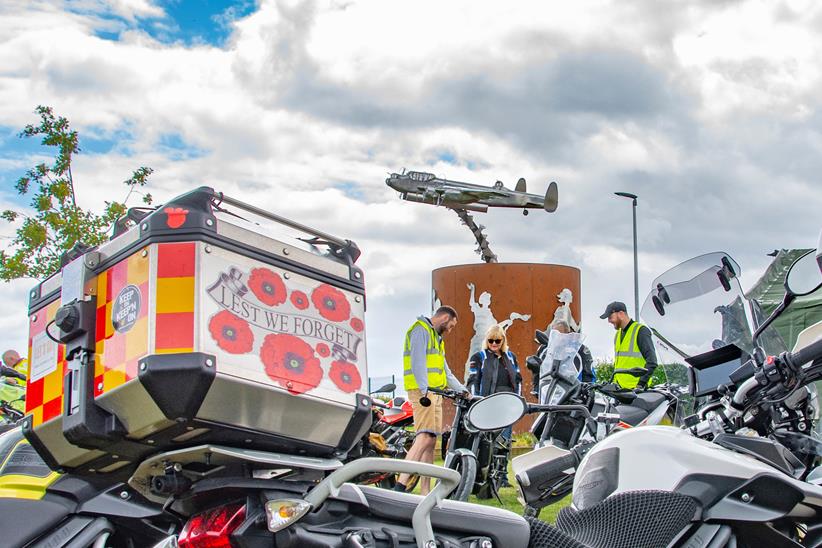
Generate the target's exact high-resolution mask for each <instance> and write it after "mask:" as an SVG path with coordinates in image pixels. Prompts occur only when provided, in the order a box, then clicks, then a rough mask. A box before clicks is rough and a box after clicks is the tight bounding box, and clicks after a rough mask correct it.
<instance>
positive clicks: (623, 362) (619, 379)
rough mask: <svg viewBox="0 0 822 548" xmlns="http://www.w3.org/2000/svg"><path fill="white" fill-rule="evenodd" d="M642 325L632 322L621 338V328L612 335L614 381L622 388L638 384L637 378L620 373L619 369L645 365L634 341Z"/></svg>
mask: <svg viewBox="0 0 822 548" xmlns="http://www.w3.org/2000/svg"><path fill="white" fill-rule="evenodd" d="M642 327H644V326H643V325H642V324H641V323H639V322H633V323H632V324H631V325H630V326H629V327H628V331H626V332H625V336H624V337H622V338H621V340H620V335H622V330H621V329H620V330H618V331H617V332H616V335H614V382H615V383H617V384H618V385H620V386H621V387H622V388H635V387H636V385H637V384H639V378H637V377H635V376H633V375H627V374H625V373H622V374H620V373H619V370H620V369H632V368H634V367H645V358H643V357H642V352H640V351H639V346H638V345H637V343H636V339H637V335H639V330H640V328H642Z"/></svg>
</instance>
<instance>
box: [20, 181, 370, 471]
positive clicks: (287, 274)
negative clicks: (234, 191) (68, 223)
mask: <svg viewBox="0 0 822 548" xmlns="http://www.w3.org/2000/svg"><path fill="white" fill-rule="evenodd" d="M228 208H230V209H231V211H229V209H228ZM239 213H242V215H239ZM129 216H130V217H131V219H132V220H133V221H136V224H135V225H134V226H133V227H131V228H129V229H125V228H124V227H123V225H118V227H116V228H115V235H114V237H113V238H112V239H111V240H110V241H109V242H107V243H106V244H103V245H101V246H99V247H98V248H93V249H84V250H76V253H74V255H75V256H73V257H70V260H67V261H66V263H65V264H64V266H63V268H62V270H61V272H59V273H57V274H55V275H53V276H52V277H50V278H48V279H46V280H45V281H43V282H42V283H41V284H39V285H38V286H36V287H35V288H34V289H33V290H32V291H31V293H30V295H29V302H30V304H29V323H30V332H29V363H30V370H29V373H30V374H29V379H28V386H27V399H26V412H27V417H26V422H25V424H24V432H25V435H26V437H27V438H28V440H29V441H30V443H31V444H32V446H34V447H35V448H36V449H37V451H38V453H40V455H41V456H42V457H43V458H44V459H45V460H46V462H47V463H48V464H49V466H51V467H52V468H53V469H55V470H65V471H72V472H74V473H77V474H82V475H96V474H112V473H115V472H118V471H121V472H127V471H128V470H131V469H132V468H133V466H134V465H136V464H138V463H139V461H140V460H141V459H143V458H144V457H146V456H147V455H149V454H151V453H156V452H158V451H168V450H173V449H175V448H182V447H186V446H193V445H201V444H204V443H217V444H220V445H230V446H234V447H247V448H249V449H264V450H268V451H287V452H288V453H290V454H296V455H305V456H307V457H341V456H343V455H344V454H345V453H346V452H347V451H348V450H350V448H351V447H352V446H353V445H354V444H355V443H356V442H357V441H358V440H359V439H360V438H361V437H362V436H363V435H364V434H365V432H366V431H367V430H368V426H369V422H370V418H371V413H370V399H369V398H368V396H367V395H365V394H364V393H366V394H367V388H366V386H367V379H368V376H367V375H368V372H367V367H366V353H365V324H364V312H365V289H364V287H365V286H364V280H363V274H362V271H361V270H360V269H359V268H357V267H356V266H355V265H354V263H355V261H356V259H357V257H358V256H359V250H358V248H357V246H356V245H355V244H354V243H353V242H351V241H349V240H341V239H338V238H335V237H333V236H330V235H328V234H324V233H322V232H320V231H317V230H314V229H311V228H309V227H306V226H303V225H300V224H298V223H295V222H293V221H290V220H288V219H284V218H282V217H279V216H276V215H273V214H271V213H268V212H265V211H263V210H260V209H258V208H256V207H254V206H251V205H248V204H244V203H242V202H240V201H238V200H235V199H232V198H229V197H227V196H223V195H222V194H221V193H217V192H215V191H214V190H212V189H210V188H206V187H202V188H199V189H197V190H195V191H192V192H190V193H188V194H184V195H182V196H179V197H177V198H175V199H174V200H171V201H170V202H169V203H167V204H165V205H164V206H162V207H160V208H158V209H156V210H153V211H150V212H148V214H146V213H145V212H141V211H139V210H135V209H132V210H131V211H130V213H129ZM246 217H255V218H257V219H261V220H262V221H261V222H262V224H265V223H271V224H273V225H274V226H275V227H276V228H278V229H282V230H286V231H292V232H294V231H296V232H298V233H300V234H301V235H303V236H304V237H303V238H300V239H301V240H302V241H303V242H304V243H305V244H307V245H303V244H301V243H300V242H296V241H293V240H288V239H287V238H282V240H284V241H279V240H277V239H274V238H273V237H271V236H270V235H269V233H268V232H267V231H266V232H265V233H261V226H262V224H261V223H260V222H254V223H252V222H251V221H250V220H249V219H247V218H246ZM306 235H307V236H308V237H305V236H306ZM286 242H292V243H286Z"/></svg>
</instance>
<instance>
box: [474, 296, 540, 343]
mask: <svg viewBox="0 0 822 548" xmlns="http://www.w3.org/2000/svg"><path fill="white" fill-rule="evenodd" d="M468 289H469V290H470V292H471V293H470V298H469V301H468V305H469V306H470V307H471V312H473V314H474V335H473V336H472V337H471V347H470V348H469V349H468V355H469V356H473V355H474V354H475V353H477V352H479V351H480V350H482V339H483V337H485V332H486V331H488V329H490V328H491V327H492V326H494V325H496V324H499V325H500V327H502V329H503V330H504V331H507V330H508V328H509V327H511V324H512V323H514V321H515V320H522V321H528V320H530V319H531V315H530V314H519V313H518V312H511V314H510V315H509V316H508V318H507V319H505V320H502V321H501V322H498V321H497V320H496V318H494V313H493V312H491V294H490V293H488V292H487V291H483V292H482V293H480V296H479V299H476V301H475V300H474V299H475V297H474V295H475V293H474V292H475V289H476V287H475V286H474V284H472V283H469V284H468Z"/></svg>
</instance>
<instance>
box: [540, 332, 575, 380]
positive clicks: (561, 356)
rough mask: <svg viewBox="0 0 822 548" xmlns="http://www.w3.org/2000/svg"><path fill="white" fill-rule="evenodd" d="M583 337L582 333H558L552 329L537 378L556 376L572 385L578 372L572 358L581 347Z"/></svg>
mask: <svg viewBox="0 0 822 548" xmlns="http://www.w3.org/2000/svg"><path fill="white" fill-rule="evenodd" d="M584 338H585V335H583V334H582V333H560V332H559V331H557V330H556V329H552V330H551V332H550V333H549V334H548V345H547V346H546V348H545V354H544V356H543V358H542V364H541V365H540V368H539V377H540V379H542V378H543V377H546V376H548V375H553V376H558V377H561V378H563V379H564V380H567V381H568V382H570V383H573V382H575V381H576V379H577V375H578V374H579V371H578V370H577V366H576V365H575V364H574V358H575V357H576V355H577V352H579V347H580V346H582V341H583V340H584Z"/></svg>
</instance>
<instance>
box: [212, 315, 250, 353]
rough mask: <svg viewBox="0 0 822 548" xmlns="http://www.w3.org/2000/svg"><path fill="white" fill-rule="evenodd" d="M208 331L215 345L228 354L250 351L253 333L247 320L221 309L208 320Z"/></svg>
mask: <svg viewBox="0 0 822 548" xmlns="http://www.w3.org/2000/svg"><path fill="white" fill-rule="evenodd" d="M208 331H209V332H210V333H211V338H213V339H214V340H215V341H216V342H217V346H219V347H220V348H222V349H223V350H225V351H226V352H228V353H230V354H245V353H246V352H251V348H252V347H253V346H254V334H253V333H252V332H251V327H250V326H249V325H248V322H246V321H245V320H242V319H240V318H238V317H237V316H235V315H234V314H232V313H231V312H229V311H228V310H223V311H222V312H218V313H217V314H215V315H214V316H212V318H211V320H209V322H208Z"/></svg>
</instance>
